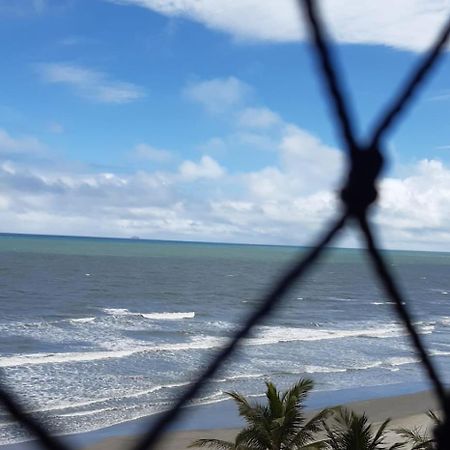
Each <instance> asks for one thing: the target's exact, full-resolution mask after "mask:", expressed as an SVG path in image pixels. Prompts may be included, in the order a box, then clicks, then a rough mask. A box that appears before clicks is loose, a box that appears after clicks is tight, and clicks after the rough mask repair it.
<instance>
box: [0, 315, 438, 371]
mask: <svg viewBox="0 0 450 450" xmlns="http://www.w3.org/2000/svg"><path fill="white" fill-rule="evenodd" d="M418 328H419V333H421V334H429V333H432V332H433V330H434V325H432V324H421V325H419V327H418ZM405 333H406V332H405V330H404V329H403V327H401V326H400V325H397V324H391V325H387V326H384V327H372V328H370V327H366V328H360V329H350V330H336V329H322V328H293V327H275V326H262V327H259V328H258V329H257V330H256V332H255V333H254V335H253V336H252V337H249V338H245V339H243V341H242V344H243V345H245V346H260V345H273V344H278V343H283V342H295V341H321V340H333V339H345V338H392V337H397V336H403V335H404V334H405ZM226 341H227V339H226V338H223V337H217V336H209V335H199V336H196V337H194V338H192V339H190V340H188V341H185V342H179V343H158V344H151V345H148V344H146V343H144V342H141V341H134V340H131V341H130V342H126V343H125V342H123V341H120V342H119V343H118V344H119V345H118V347H112V348H104V349H101V350H97V351H95V350H94V351H83V352H61V353H31V354H19V355H8V356H2V357H0V367H15V366H22V365H34V364H61V363H73V362H89V361H97V360H105V359H111V358H125V357H129V356H132V355H135V354H138V353H150V352H177V351H188V350H208V349H213V348H218V347H222V346H223V345H224V344H225V343H226ZM104 345H105V346H106V345H107V343H104Z"/></svg>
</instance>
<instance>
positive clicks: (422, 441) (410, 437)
mask: <svg viewBox="0 0 450 450" xmlns="http://www.w3.org/2000/svg"><path fill="white" fill-rule="evenodd" d="M427 416H428V417H429V418H430V419H431V421H432V423H433V425H434V426H435V427H438V426H441V425H442V420H441V419H440V418H439V417H438V416H437V415H436V414H435V413H434V412H433V411H428V412H427ZM395 431H396V432H397V433H398V434H399V435H400V436H402V437H403V438H405V439H406V440H407V442H408V443H409V444H411V445H412V447H411V450H434V449H437V443H436V439H435V438H434V437H433V435H432V434H431V433H430V430H429V429H427V428H425V429H423V428H421V427H415V428H412V429H409V428H399V429H397V430H395Z"/></svg>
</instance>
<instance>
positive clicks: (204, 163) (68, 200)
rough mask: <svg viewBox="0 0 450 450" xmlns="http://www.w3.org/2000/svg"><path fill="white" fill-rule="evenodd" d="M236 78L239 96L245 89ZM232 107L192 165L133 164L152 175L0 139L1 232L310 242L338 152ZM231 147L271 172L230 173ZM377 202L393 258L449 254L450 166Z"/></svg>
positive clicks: (137, 152) (212, 100) (413, 178)
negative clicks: (404, 252) (265, 158)
mask: <svg viewBox="0 0 450 450" xmlns="http://www.w3.org/2000/svg"><path fill="white" fill-rule="evenodd" d="M230 79H231V78H218V79H211V80H199V81H197V84H194V83H192V82H191V83H190V84H189V85H188V87H187V89H191V90H193V91H194V92H199V91H201V89H200V90H197V89H196V88H197V87H200V88H203V87H204V86H211V85H225V86H226V85H227V83H229V80H230ZM232 80H233V81H232V83H231V85H232V86H234V87H236V86H244V85H245V84H244V83H242V82H241V81H240V80H238V79H232ZM238 90H239V89H238ZM184 92H186V89H185V90H184ZM223 97H224V94H223V92H220V90H212V91H210V92H209V93H208V103H205V102H204V101H203V97H202V96H199V97H196V98H195V99H194V100H195V101H196V102H197V103H198V104H199V105H201V106H202V107H204V108H205V109H206V111H209V112H210V113H212V114H213V116H215V115H216V114H217V113H218V112H217V111H218V110H217V109H216V108H212V109H211V105H216V104H220V103H221V101H223ZM232 98H233V101H232V102H229V103H228V105H227V115H226V117H227V118H228V119H229V120H230V121H231V124H230V132H229V134H225V135H223V136H211V138H210V139H209V140H208V141H207V142H206V143H204V145H199V149H201V150H199V155H198V157H195V158H192V159H184V160H183V159H182V157H181V156H180V155H182V152H180V151H178V152H177V153H175V152H174V151H170V150H166V149H160V148H156V147H153V146H152V145H151V143H145V142H141V143H139V144H138V145H137V146H136V147H134V148H132V149H129V150H128V152H129V155H130V156H131V157H134V158H139V160H141V161H143V162H151V164H150V167H151V168H150V169H144V168H141V169H140V170H136V171H135V172H133V173H129V172H127V173H119V172H99V171H98V170H97V169H95V168H92V167H89V166H83V165H81V164H80V163H77V164H76V165H73V164H72V165H70V163H68V162H63V164H61V163H60V162H58V161H53V162H51V160H49V159H48V160H47V161H46V164H35V163H34V162H35V159H36V157H37V155H40V154H42V152H44V153H45V152H46V151H51V149H49V148H48V146H46V145H45V143H43V142H41V141H40V140H38V139H37V138H35V137H33V136H20V135H14V134H13V133H10V132H8V131H7V130H4V129H0V214H1V216H2V223H1V225H0V231H3V232H26V233H45V234H69V235H97V236H116V237H129V236H135V235H137V236H140V237H142V238H154V239H155V238H156V239H158V238H159V239H181V240H203V241H222V242H249V243H266V244H267V243H270V244H294V245H305V244H309V243H310V239H311V238H312V236H314V235H316V233H317V232H318V230H320V229H321V228H322V227H323V225H324V223H325V222H326V221H327V220H328V219H329V218H330V217H332V216H333V215H334V214H335V213H336V210H337V208H339V201H338V199H337V195H336V191H337V190H338V188H339V186H340V184H341V176H342V174H343V171H344V162H345V161H344V157H343V153H342V152H341V151H340V150H339V149H336V148H333V147H330V146H328V145H326V144H325V143H323V142H322V141H321V140H320V139H319V138H318V137H317V136H314V135H312V134H311V133H310V132H308V131H307V130H304V129H302V128H300V127H299V126H298V125H296V124H294V123H290V122H287V121H285V120H284V119H283V117H282V116H281V115H280V114H278V113H277V112H275V111H272V110H270V109H269V108H268V107H267V106H265V105H258V104H254V103H253V102H252V100H251V99H250V98H249V97H247V96H246V94H245V92H244V91H242V92H240V93H239V95H235V94H233V96H232ZM193 107H194V106H193ZM243 136H244V137H246V139H243V138H242V137H243ZM249 136H252V139H248V137H249ZM236 139H240V140H241V141H240V142H241V147H240V149H239V151H242V148H247V149H248V151H253V152H255V151H256V152H267V151H270V152H272V153H271V155H272V156H273V158H271V161H272V162H270V163H268V164H266V165H265V166H263V167H261V168H260V169H249V170H242V169H241V170H236V169H232V168H231V167H227V165H226V163H225V161H226V160H227V158H226V156H227V155H228V154H230V152H233V151H236V146H235V145H234V144H235V142H236ZM263 143H264V145H263ZM214 152H218V153H217V154H214ZM142 167H147V165H143V166H142ZM380 193H381V195H380V197H381V199H380V203H379V205H378V207H377V208H376V210H377V213H376V215H375V220H376V222H377V223H378V224H380V225H381V226H382V227H381V231H382V237H383V241H384V243H385V245H386V246H387V247H388V248H404V249H436V250H450V227H449V226H448V219H447V218H448V217H449V215H450V167H447V166H446V165H444V164H443V163H442V162H440V161H438V160H422V161H419V162H418V163H416V164H415V165H414V166H413V167H412V169H411V170H409V171H408V175H407V176H403V177H390V178H387V179H384V180H382V181H381V182H380ZM355 243H356V241H355V239H354V238H353V239H350V240H349V239H344V240H343V241H342V242H341V244H342V245H347V246H348V245H352V246H353V245H355Z"/></svg>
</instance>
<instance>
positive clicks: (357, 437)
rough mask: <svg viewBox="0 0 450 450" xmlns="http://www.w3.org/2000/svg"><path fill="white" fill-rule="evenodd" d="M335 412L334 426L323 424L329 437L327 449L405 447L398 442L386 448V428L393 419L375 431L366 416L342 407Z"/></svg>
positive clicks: (354, 449)
mask: <svg viewBox="0 0 450 450" xmlns="http://www.w3.org/2000/svg"><path fill="white" fill-rule="evenodd" d="M334 411H335V415H334V419H335V424H334V426H332V427H330V426H329V425H328V424H326V423H325V422H324V423H323V427H324V428H325V430H326V433H327V437H328V439H327V448H328V449H330V450H382V449H383V450H384V449H389V450H393V449H397V448H400V447H402V446H403V445H404V443H403V442H397V443H395V444H393V445H391V446H390V447H386V445H385V442H384V440H385V438H386V427H387V426H388V424H389V422H390V420H391V419H387V420H385V421H384V422H383V423H382V424H381V425H380V426H379V428H378V429H377V430H376V431H375V430H374V429H373V425H372V424H370V423H369V421H368V419H367V416H366V415H365V414H362V415H359V414H356V413H355V412H353V411H350V410H349V409H347V408H342V407H340V408H339V407H338V408H335V410H334Z"/></svg>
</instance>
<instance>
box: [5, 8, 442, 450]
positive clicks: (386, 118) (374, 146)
mask: <svg viewBox="0 0 450 450" xmlns="http://www.w3.org/2000/svg"><path fill="white" fill-rule="evenodd" d="M298 2H299V5H300V8H301V10H302V12H303V15H304V17H305V21H306V23H307V25H308V28H309V33H310V36H311V40H312V43H313V46H314V47H315V53H316V56H317V62H318V65H319V70H320V71H321V75H322V78H323V81H324V85H325V87H326V89H327V91H328V99H329V102H330V103H331V107H332V109H333V110H334V113H335V116H336V117H335V123H336V125H337V131H338V132H339V134H340V136H341V138H342V141H343V144H344V148H345V150H346V153H347V159H348V165H349V170H348V175H347V180H346V182H345V185H344V186H343V188H342V189H341V194H340V197H341V200H342V211H341V212H340V214H338V218H337V219H335V221H334V222H333V223H332V224H331V225H330V226H329V228H328V231H326V232H325V233H324V234H323V236H322V237H321V238H319V239H318V241H317V242H316V243H315V245H314V246H313V247H311V248H310V249H309V250H308V251H307V252H306V255H304V256H303V257H302V258H301V259H300V260H299V261H298V262H297V263H296V264H294V265H293V267H292V268H291V269H290V270H288V271H287V272H286V273H285V274H284V275H283V276H282V277H281V278H280V279H279V280H278V281H277V282H276V283H275V284H274V285H273V287H272V288H271V289H270V290H269V292H268V293H267V295H266V296H265V298H264V299H263V300H262V302H261V303H260V305H259V306H258V308H256V309H255V310H254V311H253V312H252V313H251V314H250V316H249V317H248V318H247V320H246V321H245V322H244V323H243V324H242V326H241V328H240V329H239V330H238V331H237V332H236V333H235V335H234V336H233V337H232V338H231V339H230V341H229V342H228V344H227V345H226V346H225V347H224V348H222V349H221V350H220V351H219V352H218V353H217V355H216V356H215V358H214V359H213V361H212V362H210V364H209V365H208V366H207V367H206V369H204V370H203V371H201V372H200V374H199V375H198V377H197V380H196V381H195V382H193V383H192V384H191V385H190V386H189V388H188V389H187V390H186V391H185V392H184V393H183V394H182V395H181V396H180V398H179V399H178V400H177V401H176V402H175V404H174V405H173V407H172V408H171V409H170V410H169V411H167V412H165V413H164V414H163V415H162V416H161V417H160V418H159V419H158V420H157V421H156V423H155V424H154V426H153V427H152V428H151V429H149V430H148V431H147V433H146V434H145V435H144V436H143V437H142V438H141V440H140V441H139V442H138V443H137V444H136V445H135V447H134V448H133V450H145V449H151V448H154V447H155V445H156V444H157V443H158V441H159V439H160V438H161V436H162V434H163V433H164V431H165V430H166V429H167V427H168V426H169V425H170V424H171V423H172V422H173V421H174V420H175V419H176V418H177V417H179V415H180V414H181V412H182V408H183V406H185V405H186V404H187V403H188V402H189V401H190V400H192V399H193V398H194V397H195V396H196V395H197V393H198V392H199V390H200V389H201V388H202V387H203V386H204V385H205V384H206V383H207V382H208V380H209V379H210V378H211V377H212V376H213V375H214V374H215V373H216V372H217V371H218V370H219V368H220V367H221V366H222V365H223V363H224V362H225V361H226V359H227V358H229V357H230V356H231V355H232V354H233V352H234V351H235V350H236V348H237V347H238V346H239V344H240V342H241V340H242V339H243V338H245V337H246V336H247V335H248V333H249V332H250V330H251V329H252V328H253V327H254V326H255V325H256V324H258V323H259V322H260V321H261V320H262V319H264V318H265V317H267V316H268V315H269V314H270V313H272V312H273V311H274V310H275V308H276V307H279V306H280V304H281V301H282V298H283V296H284V295H285V294H286V293H287V292H288V291H289V290H290V288H291V287H292V286H293V284H294V283H296V282H298V281H299V280H301V279H302V277H303V276H304V275H305V274H306V273H307V271H308V270H309V269H311V267H312V265H313V263H315V262H316V261H318V259H319V257H320V256H322V254H323V252H324V250H325V247H326V246H327V245H329V244H330V243H331V242H332V241H333V240H334V238H335V237H336V236H337V234H338V233H339V232H340V231H341V230H342V228H343V227H344V225H346V224H347V223H348V222H350V221H351V222H352V224H353V225H354V226H356V227H357V228H358V229H359V230H360V232H361V234H362V239H363V242H365V245H366V248H367V251H368V254H369V256H370V260H371V263H372V265H373V269H374V272H375V274H376V275H377V276H378V279H379V282H380V284H381V285H382V287H383V288H384V290H385V291H386V293H387V294H388V296H389V297H390V298H391V299H392V301H393V303H394V310H395V313H396V314H397V316H398V317H399V320H400V321H401V322H402V323H403V324H404V326H405V328H406V330H407V332H408V335H409V337H410V339H411V343H412V345H413V347H414V349H415V351H416V353H417V354H418V356H419V357H420V359H421V362H422V365H423V367H424V369H425V372H426V374H427V375H428V378H429V379H430V381H431V384H432V386H433V389H434V391H435V394H436V396H437V398H438V400H439V404H440V407H441V409H442V411H443V413H444V424H443V425H442V426H441V427H440V428H439V429H437V430H436V439H437V441H438V448H439V449H441V450H443V449H448V448H450V422H449V418H450V399H449V397H448V396H447V395H446V392H445V389H444V386H443V383H442V381H441V379H440V377H439V375H438V373H437V371H436V369H435V367H434V365H433V363H432V361H431V359H430V357H429V355H428V353H427V351H426V349H425V346H424V344H423V342H422V339H421V337H420V335H419V334H418V333H417V331H416V330H415V328H414V325H413V321H412V320H411V314H410V312H409V310H408V307H407V303H406V302H405V300H404V296H403V295H402V292H401V290H400V289H399V287H398V286H397V284H396V282H395V279H394V277H393V276H392V274H391V272H390V270H389V268H388V265H387V264H386V262H385V260H384V258H383V256H382V254H381V252H380V251H379V250H378V248H379V247H378V244H377V241H376V237H375V235H374V233H373V229H372V228H373V227H372V225H371V223H370V220H369V218H368V213H369V210H370V207H371V206H372V205H373V204H374V203H375V202H376V199H377V195H378V194H377V189H376V185H377V181H378V178H379V176H380V174H381V172H382V169H383V167H384V163H385V154H384V152H383V151H382V139H383V137H384V136H385V134H386V133H387V132H388V131H389V129H390V128H391V127H392V126H393V124H394V123H395V121H396V120H397V119H398V118H399V116H400V114H401V113H402V112H404V111H405V109H406V107H407V106H408V105H409V104H410V103H411V101H412V99H413V98H414V96H415V95H416V94H417V91H418V89H419V88H420V87H421V86H422V85H423V82H424V81H425V79H426V77H427V76H428V75H430V73H431V71H432V69H433V68H434V67H435V65H436V63H437V62H438V61H439V56H440V55H441V54H442V50H443V48H444V46H445V45H446V43H447V41H448V39H449V35H450V18H449V20H448V21H447V23H446V25H445V27H444V28H443V29H442V31H441V33H440V34H439V36H438V38H437V39H436V42H435V43H434V45H433V46H432V47H431V48H430V49H429V50H428V51H427V52H426V54H425V55H424V57H423V59H422V61H420V62H419V64H418V65H417V67H416V69H415V70H413V71H412V73H411V75H410V77H409V79H408V80H407V81H406V82H405V84H404V86H403V88H402V89H401V90H400V91H399V93H398V95H397V96H396V97H395V98H394V100H393V101H392V103H391V105H390V106H389V107H388V108H386V110H385V112H384V113H383V114H382V115H381V118H380V119H379V120H378V122H377V123H378V125H377V126H375V127H374V130H373V132H372V135H371V137H370V139H368V140H367V142H365V143H361V142H358V141H357V139H356V138H355V133H354V123H353V121H352V120H351V116H350V109H349V105H348V103H347V101H346V98H348V96H346V95H344V94H345V91H344V89H343V87H342V83H341V79H340V76H339V74H338V71H337V64H336V62H335V61H334V60H333V57H334V56H333V52H332V49H331V48H330V46H329V44H328V42H327V38H326V33H325V31H326V27H325V25H324V23H323V22H322V20H321V16H320V14H319V12H318V10H317V3H318V2H317V0H298ZM0 404H2V405H3V407H4V408H5V410H6V411H8V412H9V413H10V415H11V416H12V417H13V418H14V419H16V420H17V421H19V422H21V423H22V425H23V426H24V427H25V428H26V429H27V430H28V431H29V432H31V433H32V434H33V435H34V436H35V437H36V438H37V439H38V443H39V444H40V445H41V446H42V447H43V448H45V449H51V450H69V446H68V445H67V444H66V443H65V442H63V441H62V440H60V439H58V438H56V437H53V436H52V435H51V433H50V430H47V429H45V428H44V427H43V425H42V424H40V423H39V421H38V420H37V419H36V418H34V417H32V416H30V415H29V414H27V413H26V412H25V410H24V408H23V407H22V406H21V404H20V402H19V401H18V400H17V399H16V398H15V395H12V394H11V393H10V392H9V390H7V389H6V387H5V384H4V383H3V384H0Z"/></svg>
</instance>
